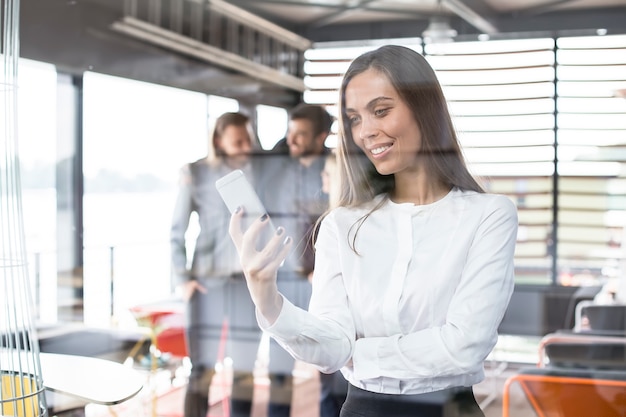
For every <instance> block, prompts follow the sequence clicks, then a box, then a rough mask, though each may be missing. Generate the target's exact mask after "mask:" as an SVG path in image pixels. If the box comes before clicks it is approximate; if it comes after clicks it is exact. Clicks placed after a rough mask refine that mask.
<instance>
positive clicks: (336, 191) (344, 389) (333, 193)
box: [320, 150, 348, 417]
mask: <svg viewBox="0 0 626 417" xmlns="http://www.w3.org/2000/svg"><path fill="white" fill-rule="evenodd" d="M338 176H339V172H338V167H337V155H336V153H335V152H334V150H333V151H331V152H329V153H328V155H327V156H326V159H325V161H324V169H323V170H322V173H321V177H322V191H323V192H324V194H326V195H327V196H328V207H329V210H332V209H333V208H335V207H337V205H338V203H339V198H340V187H339V180H338V178H337V177H338ZM347 393H348V381H347V380H346V379H345V378H344V376H343V375H342V374H341V371H336V372H333V373H330V374H327V373H324V372H320V417H339V413H340V412H341V406H342V405H343V403H344V401H345V399H346V394H347Z"/></svg>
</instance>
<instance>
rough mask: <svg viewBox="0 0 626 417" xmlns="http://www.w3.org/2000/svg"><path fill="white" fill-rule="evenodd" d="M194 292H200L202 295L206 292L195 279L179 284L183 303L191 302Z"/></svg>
mask: <svg viewBox="0 0 626 417" xmlns="http://www.w3.org/2000/svg"><path fill="white" fill-rule="evenodd" d="M196 291H200V292H201V293H203V294H206V292H207V290H206V288H204V287H203V286H202V284H200V283H199V282H198V281H196V280H195V279H193V280H191V281H186V282H184V283H183V284H181V293H182V297H183V300H185V301H189V300H191V297H192V296H193V293H194V292H196Z"/></svg>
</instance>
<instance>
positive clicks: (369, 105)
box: [345, 96, 393, 113]
mask: <svg viewBox="0 0 626 417" xmlns="http://www.w3.org/2000/svg"><path fill="white" fill-rule="evenodd" d="M391 100H393V98H391V97H387V96H380V97H376V98H374V99H372V100H370V101H369V102H368V103H367V105H366V106H365V108H366V109H368V110H372V109H373V108H374V107H376V106H377V105H378V104H380V103H381V102H384V101H391ZM345 111H346V113H350V112H351V113H356V110H355V109H353V108H351V107H346V110H345Z"/></svg>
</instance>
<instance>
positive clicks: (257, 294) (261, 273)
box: [229, 208, 293, 323]
mask: <svg viewBox="0 0 626 417" xmlns="http://www.w3.org/2000/svg"><path fill="white" fill-rule="evenodd" d="M243 215H244V210H243V209H242V208H238V209H237V210H235V212H234V213H233V215H232V216H231V219H230V227H229V233H230V236H231V238H232V239H233V242H234V243H235V247H236V248H237V252H238V253H239V259H240V262H241V266H242V268H243V273H244V275H245V277H246V283H247V285H248V290H249V291H250V296H251V298H252V301H253V302H254V304H255V306H256V307H257V309H258V310H259V312H260V313H261V315H263V317H264V318H265V319H266V320H267V321H268V322H269V323H274V321H275V320H276V318H277V317H278V315H279V314H280V310H281V309H282V305H283V299H282V296H281V295H280V294H279V292H278V286H277V284H276V277H277V274H278V268H279V267H280V265H281V264H282V262H283V261H284V260H285V258H286V257H287V254H288V253H289V250H290V249H291V245H292V241H293V239H291V237H285V229H284V228H282V227H279V228H277V229H276V232H275V233H274V236H273V237H272V238H271V239H270V240H269V242H268V243H267V244H266V245H265V247H263V248H261V249H260V250H257V242H258V240H259V238H260V236H261V232H262V231H263V229H264V228H266V227H268V224H269V216H268V215H267V214H264V215H263V216H261V217H260V218H258V219H257V220H255V221H254V222H252V224H251V225H250V227H249V228H248V229H247V230H246V231H245V232H244V231H243V230H242V225H241V221H242V218H243Z"/></svg>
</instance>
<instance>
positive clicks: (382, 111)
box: [374, 108, 389, 116]
mask: <svg viewBox="0 0 626 417" xmlns="http://www.w3.org/2000/svg"><path fill="white" fill-rule="evenodd" d="M387 111H389V109H388V108H384V109H376V110H374V114H375V115H376V116H384V115H385V114H386V113H387Z"/></svg>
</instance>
